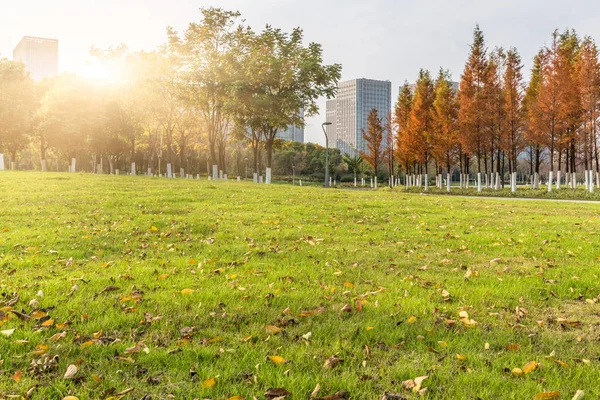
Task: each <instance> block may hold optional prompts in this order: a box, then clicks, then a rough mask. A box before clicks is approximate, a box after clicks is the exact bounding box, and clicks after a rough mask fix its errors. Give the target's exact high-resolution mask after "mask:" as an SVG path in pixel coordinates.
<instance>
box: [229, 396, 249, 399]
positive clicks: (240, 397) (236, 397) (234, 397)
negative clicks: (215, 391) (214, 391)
mask: <svg viewBox="0 0 600 400" xmlns="http://www.w3.org/2000/svg"><path fill="white" fill-rule="evenodd" d="M227 400H245V397H242V396H231V397H230V398H228V399H227Z"/></svg>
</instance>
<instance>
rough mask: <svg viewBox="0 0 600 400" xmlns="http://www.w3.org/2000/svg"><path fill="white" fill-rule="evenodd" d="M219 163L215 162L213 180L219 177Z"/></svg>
mask: <svg viewBox="0 0 600 400" xmlns="http://www.w3.org/2000/svg"><path fill="white" fill-rule="evenodd" d="M217 168H218V167H217V164H214V165H213V166H212V179H213V181H216V180H217V179H219V171H218V170H217Z"/></svg>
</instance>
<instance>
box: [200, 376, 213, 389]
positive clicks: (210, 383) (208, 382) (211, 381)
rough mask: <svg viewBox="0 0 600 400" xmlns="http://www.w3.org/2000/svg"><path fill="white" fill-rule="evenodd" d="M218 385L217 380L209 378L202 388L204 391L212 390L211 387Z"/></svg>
mask: <svg viewBox="0 0 600 400" xmlns="http://www.w3.org/2000/svg"><path fill="white" fill-rule="evenodd" d="M216 383H217V381H216V380H215V378H209V379H207V380H205V381H204V382H202V387H203V388H204V389H210V388H211V387H213V386H215V384H216Z"/></svg>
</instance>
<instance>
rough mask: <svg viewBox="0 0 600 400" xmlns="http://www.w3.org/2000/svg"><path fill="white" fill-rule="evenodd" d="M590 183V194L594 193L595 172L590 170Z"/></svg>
mask: <svg viewBox="0 0 600 400" xmlns="http://www.w3.org/2000/svg"><path fill="white" fill-rule="evenodd" d="M588 183H589V190H590V193H594V171H593V170H591V169H590V181H589V182H588Z"/></svg>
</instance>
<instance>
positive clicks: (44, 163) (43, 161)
mask: <svg viewBox="0 0 600 400" xmlns="http://www.w3.org/2000/svg"><path fill="white" fill-rule="evenodd" d="M40 164H41V166H42V172H46V160H42V161H41V163H40Z"/></svg>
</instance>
